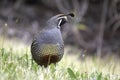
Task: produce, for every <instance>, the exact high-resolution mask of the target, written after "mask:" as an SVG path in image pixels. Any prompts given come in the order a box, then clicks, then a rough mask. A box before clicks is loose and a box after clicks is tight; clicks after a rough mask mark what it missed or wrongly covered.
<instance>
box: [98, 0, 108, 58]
mask: <svg viewBox="0 0 120 80" xmlns="http://www.w3.org/2000/svg"><path fill="white" fill-rule="evenodd" d="M107 10H108V0H104V3H103V11H102V14H101V24H100V29H99V30H100V31H99V34H98V43H97V56H98V57H101V52H102V45H103V35H104V28H105V25H106V24H105V22H106V15H107Z"/></svg>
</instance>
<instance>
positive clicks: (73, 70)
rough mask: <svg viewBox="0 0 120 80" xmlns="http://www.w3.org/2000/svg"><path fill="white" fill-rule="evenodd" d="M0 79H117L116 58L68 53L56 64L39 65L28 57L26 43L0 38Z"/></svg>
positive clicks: (118, 63) (119, 66) (119, 64)
mask: <svg viewBox="0 0 120 80" xmlns="http://www.w3.org/2000/svg"><path fill="white" fill-rule="evenodd" d="M0 45H1V46H0V80H120V60H119V59H117V58H116V57H115V58H114V57H108V58H105V59H98V58H96V57H86V56H85V59H84V60H79V59H78V55H71V54H70V55H68V54H66V53H68V52H69V48H68V47H67V48H65V55H64V57H63V59H62V60H61V61H60V62H59V63H58V64H57V65H56V66H54V65H50V66H49V67H47V68H44V67H40V66H39V65H37V64H36V63H35V62H34V61H32V59H31V53H30V46H29V45H28V46H27V45H24V44H23V43H21V42H19V43H18V41H17V40H5V39H1V40H0Z"/></svg>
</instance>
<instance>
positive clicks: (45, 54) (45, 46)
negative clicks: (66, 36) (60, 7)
mask: <svg viewBox="0 0 120 80" xmlns="http://www.w3.org/2000/svg"><path fill="white" fill-rule="evenodd" d="M68 16H71V17H74V14H72V13H70V14H67V15H65V14H58V15H56V16H53V17H52V18H50V19H49V20H48V21H47V22H46V23H45V27H44V29H43V30H42V31H40V32H39V33H38V34H37V35H36V36H35V38H34V39H33V42H32V45H31V53H32V58H33V59H34V61H35V62H36V63H37V64H38V65H40V66H44V67H47V66H48V65H50V64H51V63H54V64H55V63H57V62H58V61H60V60H61V58H62V57H63V54H64V41H63V39H62V35H61V29H60V28H61V26H62V25H64V24H65V23H66V22H68Z"/></svg>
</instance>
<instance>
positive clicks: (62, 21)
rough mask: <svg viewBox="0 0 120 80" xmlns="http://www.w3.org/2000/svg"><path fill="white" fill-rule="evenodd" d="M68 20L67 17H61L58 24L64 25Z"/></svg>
mask: <svg viewBox="0 0 120 80" xmlns="http://www.w3.org/2000/svg"><path fill="white" fill-rule="evenodd" d="M66 22H67V20H66V19H65V18H61V19H59V20H58V26H62V25H64V24H65V23H66Z"/></svg>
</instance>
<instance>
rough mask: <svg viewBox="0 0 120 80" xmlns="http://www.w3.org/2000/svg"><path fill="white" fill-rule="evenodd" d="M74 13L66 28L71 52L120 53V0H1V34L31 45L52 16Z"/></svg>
mask: <svg viewBox="0 0 120 80" xmlns="http://www.w3.org/2000/svg"><path fill="white" fill-rule="evenodd" d="M70 12H72V13H74V14H75V18H74V19H71V23H70V24H66V25H64V26H65V27H63V28H62V34H63V38H64V41H65V46H71V48H70V50H71V51H70V52H68V53H73V52H72V50H73V49H74V50H81V51H82V56H83V55H97V56H100V57H104V56H106V55H118V56H120V0H52V1H51V0H0V36H1V38H2V37H3V36H5V37H6V39H15V40H16V42H17V40H19V41H21V42H23V43H25V44H27V45H30V44H31V42H32V39H33V37H34V35H35V34H36V33H37V32H39V31H40V30H42V28H43V27H44V25H45V22H46V21H47V20H48V19H49V18H51V17H52V16H54V15H56V14H59V13H64V14H68V13H70Z"/></svg>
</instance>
